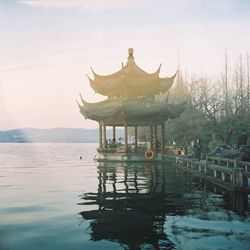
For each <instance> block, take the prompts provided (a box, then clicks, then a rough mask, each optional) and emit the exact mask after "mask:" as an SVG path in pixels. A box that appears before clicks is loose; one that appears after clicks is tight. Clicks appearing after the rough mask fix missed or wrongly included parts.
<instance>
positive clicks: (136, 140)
mask: <svg viewBox="0 0 250 250" xmlns="http://www.w3.org/2000/svg"><path fill="white" fill-rule="evenodd" d="M137 142H138V139H137V126H135V148H136V149H137V144H138V143H137Z"/></svg>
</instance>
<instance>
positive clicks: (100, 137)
mask: <svg viewBox="0 0 250 250" xmlns="http://www.w3.org/2000/svg"><path fill="white" fill-rule="evenodd" d="M99 148H102V124H101V123H99Z"/></svg>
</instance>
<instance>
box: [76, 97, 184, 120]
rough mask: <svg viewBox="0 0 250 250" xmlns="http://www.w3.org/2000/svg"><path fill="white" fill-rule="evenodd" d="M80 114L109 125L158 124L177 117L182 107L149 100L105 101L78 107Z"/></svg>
mask: <svg viewBox="0 0 250 250" xmlns="http://www.w3.org/2000/svg"><path fill="white" fill-rule="evenodd" d="M78 106H79V108H80V112H81V114H82V115H83V116H84V117H85V118H86V119H92V120H96V121H108V122H109V123H110V124H112V123H114V124H121V123H122V122H123V121H125V120H126V121H128V122H129V123H138V124H139V123H140V124H143V123H144V122H146V124H147V123H150V122H151V123H153V122H154V123H158V122H159V121H164V120H167V119H168V118H172V119H173V118H175V117H178V116H179V115H180V114H181V112H183V110H184V106H183V105H174V104H166V103H165V102H155V101H151V100H131V101H126V102H118V101H109V100H105V101H102V102H99V103H85V105H79V104H78Z"/></svg>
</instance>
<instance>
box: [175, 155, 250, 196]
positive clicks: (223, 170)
mask: <svg viewBox="0 0 250 250" xmlns="http://www.w3.org/2000/svg"><path fill="white" fill-rule="evenodd" d="M176 163H177V164H178V165H179V166H180V167H181V168H182V169H184V170H186V171H188V172H190V173H192V174H194V175H197V176H199V177H202V178H205V179H207V180H209V181H211V182H213V183H214V184H217V185H220V186H223V187H226V188H229V189H233V190H241V191H248V192H249V191H250V185H249V178H250V162H245V161H239V160H236V159H228V158H222V157H217V156H207V158H206V160H204V161H198V160H196V159H192V158H188V157H185V156H178V157H176Z"/></svg>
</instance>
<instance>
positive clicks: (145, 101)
mask: <svg viewBox="0 0 250 250" xmlns="http://www.w3.org/2000/svg"><path fill="white" fill-rule="evenodd" d="M133 52H134V50H133V49H132V48H129V49H128V54H129V55H128V58H127V59H128V60H127V63H126V65H123V64H122V68H121V69H120V70H119V71H117V72H115V73H113V74H111V75H99V74H97V73H95V72H94V70H93V69H92V68H91V70H92V73H93V76H94V78H93V79H92V78H90V77H88V78H89V81H90V86H91V87H92V88H93V90H94V91H95V92H96V93H99V94H101V95H104V96H106V97H107V99H106V100H104V101H101V102H97V103H89V102H86V101H85V100H84V99H83V98H82V96H81V95H80V98H81V103H79V102H77V103H78V106H79V108H80V113H81V114H82V115H83V116H84V117H85V118H86V119H91V120H95V121H97V122H98V123H99V148H98V152H99V160H114V161H127V160H128V161H133V160H135V161H136V160H139V161H140V160H146V159H147V157H146V154H145V152H146V150H147V148H146V149H145V148H143V147H140V145H138V128H139V127H145V126H148V127H149V128H150V136H149V137H150V138H149V147H150V148H151V149H152V151H151V152H153V154H152V155H150V156H153V157H149V159H150V160H156V159H157V156H158V154H157V153H158V152H156V148H155V147H154V146H153V145H155V142H156V141H158V140H159V141H160V142H161V152H162V153H164V149H165V133H164V132H165V121H166V120H167V119H169V118H171V119H173V118H175V117H177V116H179V115H180V114H181V112H182V111H183V109H184V105H183V104H181V105H174V104H169V103H167V98H165V99H164V98H163V99H161V100H160V99H157V98H156V97H157V95H160V94H165V93H167V92H168V90H169V89H170V88H171V86H172V85H173V83H174V80H175V76H176V74H177V72H176V73H175V74H174V75H173V76H171V77H169V78H168V77H165V78H162V77H160V76H159V73H160V69H161V65H160V66H159V68H158V69H157V70H156V71H155V72H154V73H147V72H145V71H144V70H142V69H141V68H140V67H138V66H137V65H136V63H135V61H134V56H133ZM107 127H112V128H113V138H112V143H108V142H107V138H106V137H107V136H106V134H107V133H106V130H107ZM117 127H123V128H124V143H123V144H120V143H117V138H116V128H117ZM129 127H133V128H134V129H133V130H134V144H133V145H131V144H129V143H128V128H129ZM158 127H161V129H160V131H161V135H160V136H159V138H158V135H157V128H158ZM151 149H150V150H151ZM145 157H146V159H145ZM147 160H148V159H147Z"/></svg>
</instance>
